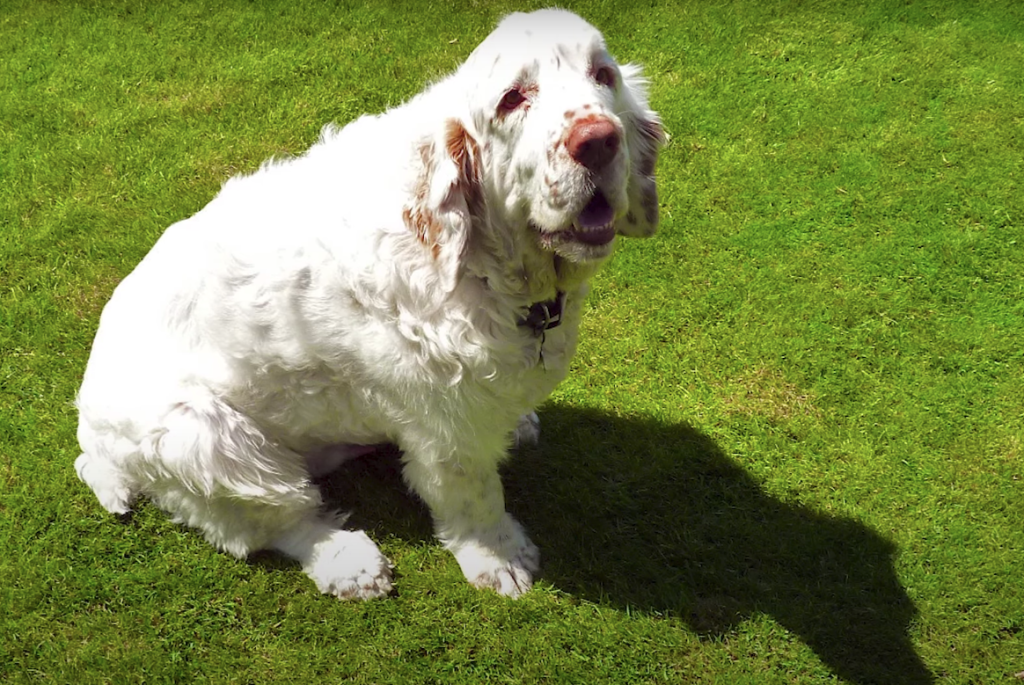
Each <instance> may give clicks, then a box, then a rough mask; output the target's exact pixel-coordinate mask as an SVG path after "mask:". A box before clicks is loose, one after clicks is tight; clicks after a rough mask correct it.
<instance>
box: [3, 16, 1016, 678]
mask: <svg viewBox="0 0 1024 685" xmlns="http://www.w3.org/2000/svg"><path fill="white" fill-rule="evenodd" d="M511 7H512V5H511V3H505V4H502V3H485V4H481V3H471V2H465V3H454V4H450V5H444V4H434V5H427V4H426V3H423V4H422V5H421V6H420V5H418V6H416V8H415V11H413V10H412V9H410V6H408V5H404V4H399V3H394V4H388V3H379V4H373V5H366V6H364V5H362V4H359V3H343V4H341V5H339V6H337V7H327V6H325V5H322V4H319V3H273V4H272V3H240V2H239V3H227V4H221V5H215V4H212V3H211V4H210V5H206V4H203V3H201V2H184V3H173V4H170V3H142V2H138V3H136V2H126V3H117V4H115V3H108V4H99V3H90V2H82V3H74V4H72V3H67V4H65V3H36V2H20V1H19V2H8V3H6V4H4V5H3V6H0V549H2V550H4V552H5V554H4V555H3V557H2V559H0V679H4V680H5V681H10V682H54V683H66V682H75V683H87V682H171V681H174V682H178V681H180V682H193V681H201V680H208V681H212V682H227V681H233V682H277V681H281V682H283V681H314V680H327V681H334V682H338V681H345V680H346V679H348V680H351V681H352V682H363V683H385V682H387V683H402V684H407V683H428V682H445V683H448V682H465V683H478V682H508V683H529V682H543V681H549V682H580V683H603V682H620V683H629V684H633V683H680V682H705V683H729V684H730V685H731V684H735V683H758V684H761V683H774V682H792V683H825V682H836V681H839V682H849V683H890V684H891V683H928V682H943V683H997V682H1010V681H1012V679H1013V674H1014V673H1017V672H1019V671H1024V657H1022V655H1024V637H1022V634H1021V631H1022V628H1024V590H1022V589H1021V588H1022V585H1021V583H1020V577H1021V574H1020V568H1021V565H1020V555H1021V552H1022V550H1024V504H1022V502H1024V491H1022V489H1024V485H1022V480H1021V479H1022V477H1024V466H1022V463H1024V454H1022V442H1024V438H1022V437H1021V436H1022V435H1024V392H1022V390H1021V388H1022V387H1024V386H1022V383H1024V276H1022V274H1024V257H1022V250H1024V230H1022V217H1024V200H1022V199H1021V197H1022V196H1021V192H1020V183H1021V178H1022V173H1024V161H1022V160H1024V99H1022V94H1024V62H1022V60H1021V54H1022V50H1024V6H1021V5H1020V4H1019V3H1014V2H1010V1H1007V2H997V1H993V2H938V1H935V2H910V3H907V2H883V1H879V2H864V3H859V4H858V3H845V2H834V1H830V0H822V1H821V2H796V1H794V2H784V1H783V0H775V1H773V2H756V3H755V2H749V3H743V2H732V3H720V4H716V5H712V4H710V3H699V2H679V3H674V4H672V5H668V4H660V3H641V4H638V3H621V2H612V1H609V2H602V3H587V4H580V5H579V7H578V9H579V11H581V13H583V14H584V15H585V16H586V17H588V18H589V19H590V20H591V21H593V22H594V23H595V24H596V25H598V26H599V27H601V28H602V29H603V30H604V31H605V33H606V34H607V36H608V40H609V43H610V45H611V48H612V51H613V53H614V54H616V55H617V56H619V57H620V58H622V59H624V60H629V61H636V62H640V63H642V64H644V65H646V67H647V73H648V75H649V77H650V79H651V91H652V101H653V104H654V106H655V107H656V108H657V109H658V110H659V111H660V112H661V113H662V116H663V118H664V120H665V124H666V128H667V129H668V131H669V132H670V134H671V136H672V141H671V144H670V146H669V147H668V148H667V150H666V151H665V153H664V155H663V157H662V160H661V163H660V167H659V173H660V183H661V197H662V205H663V206H662V216H663V223H662V230H661V232H660V234H659V235H658V236H657V237H656V238H654V239H652V240H650V241H642V242H641V241H637V242H632V243H629V242H626V243H623V244H622V245H620V248H621V249H620V252H619V254H618V255H617V256H616V258H615V260H614V261H613V263H612V264H611V265H610V266H609V268H608V269H607V270H606V271H605V272H603V273H602V274H601V275H600V277H599V278H598V279H597V281H596V282H595V284H594V291H593V294H592V297H591V300H590V303H589V307H588V313H587V319H586V321H585V324H584V336H583V342H582V344H581V348H580V351H579V355H578V358H577V360H576V362H575V365H574V373H573V374H572V375H571V376H570V378H569V380H568V381H567V382H566V383H565V384H564V385H563V386H562V387H561V388H560V389H559V390H558V392H557V393H556V396H555V397H554V398H553V400H552V402H551V403H550V404H549V405H548V406H547V407H546V408H545V410H544V411H543V412H542V422H543V425H544V428H543V430H544V436H543V441H542V445H541V446H540V447H538V448H536V449H530V450H526V451H524V452H523V453H522V454H519V455H517V456H516V458H515V459H513V460H512V461H511V462H510V463H509V465H508V467H507V469H506V474H505V481H506V484H507V489H508V500H509V506H510V508H511V509H512V510H513V511H514V512H515V513H516V514H517V516H519V517H520V518H521V519H522V520H523V521H524V523H525V524H526V526H527V528H528V529H529V530H530V531H531V534H532V535H533V537H534V539H535V540H536V542H538V544H539V545H540V546H541V548H542V552H543V555H544V557H543V559H544V569H545V570H544V577H543V579H542V580H541V582H540V583H539V584H538V586H537V587H536V588H535V590H534V591H533V592H531V593H530V594H529V595H527V596H526V597H525V598H524V599H522V600H519V601H517V602H511V601H507V600H504V599H501V598H498V597H497V596H495V595H493V594H489V593H480V592H477V591H475V590H473V589H471V588H470V587H468V586H467V585H466V584H465V583H464V582H463V581H462V579H461V573H460V571H459V569H458V566H457V564H456V563H455V562H454V560H453V559H452V558H451V557H450V556H449V555H447V553H445V552H443V551H442V550H441V549H440V548H439V547H438V546H437V545H436V544H435V543H434V542H433V541H432V539H431V537H430V525H429V521H428V519H427V516H426V512H425V510H424V509H423V508H422V506H421V505H420V504H419V503H417V502H416V501H415V500H414V499H412V498H411V497H410V496H408V495H407V494H405V491H404V488H403V486H402V485H401V482H400V479H399V477H398V471H397V464H396V462H395V459H394V455H385V456H382V457H381V458H378V459H376V460H367V461H364V462H361V463H356V464H353V465H352V467H351V468H349V469H348V470H347V471H344V472H343V473H342V474H339V475H338V476H336V477H334V478H332V479H331V480H329V481H328V482H327V483H325V491H326V493H327V495H328V497H329V498H330V499H331V501H332V502H336V503H337V504H338V505H339V506H341V507H345V508H349V507H351V508H353V510H354V511H353V518H352V521H353V523H354V524H357V525H362V526H366V527H368V528H369V529H370V531H371V534H372V535H373V536H374V538H375V539H376V540H377V541H379V542H380V543H381V545H382V547H383V548H384V550H385V552H386V553H387V554H388V555H389V557H390V558H391V559H393V560H394V562H395V563H396V568H397V573H398V576H397V579H396V588H397V591H398V593H397V596H396V597H393V598H390V599H388V600H384V601H377V602H371V603H366V604H347V603H342V602H338V601H336V600H333V599H331V598H325V597H321V596H319V595H317V594H316V593H315V590H314V588H313V586H312V584H311V583H310V582H309V581H308V579H306V578H305V576H304V575H303V574H302V573H301V571H300V570H299V569H297V568H295V567H294V566H293V565H291V564H289V563H287V562H284V561H282V560H281V559H279V558H277V557H273V556H269V555H266V556H264V555H261V556H259V557H258V558H256V559H254V560H252V562H250V563H242V562H238V561H236V560H233V559H231V558H229V557H227V556H225V555H222V554H219V553H217V552H216V551H214V550H213V549H212V548H210V547H208V546H207V545H206V544H205V543H204V542H203V541H202V540H200V539H199V538H198V536H196V535H195V534H193V533H191V532H189V531H187V530H184V529H181V528H179V527H177V526H175V525H173V524H171V523H170V522H168V521H167V520H166V518H165V517H164V516H163V515H162V514H161V513H160V512H158V511H156V510H155V509H154V508H152V507H150V506H147V505H143V506H142V507H141V508H140V510H139V511H138V512H137V513H136V514H135V515H134V516H133V517H132V518H131V519H130V520H129V521H124V522H121V521H117V520H115V519H113V518H112V517H109V516H108V515H106V514H105V513H104V512H103V511H102V510H101V508H100V507H99V505H98V504H97V503H96V501H95V499H94V498H93V496H92V494H91V493H90V492H89V491H88V489H87V488H86V487H85V486H84V485H82V484H80V483H79V482H78V481H77V479H76V477H75V475H74V471H73V469H72V463H73V461H74V458H75V457H76V456H77V454H78V450H77V445H76V441H75V434H74V433H75V422H76V417H75V414H74V410H73V407H72V405H71V401H72V398H73V397H74V393H75V391H76V389H77V386H78V383H79V380H80V377H81V373H82V370H83V369H84V365H85V360H86V357H87V354H88V349H89V345H90V343H91V340H92V336H93V334H94V333H95V330H96V325H97V322H98V317H99V312H100V310H101V308H102V305H103V303H104V302H105V300H106V298H107V297H108V296H109V294H110V292H111V291H112V289H113V287H114V286H115V285H116V283H117V282H118V281H119V279H120V278H122V277H123V276H124V275H125V274H127V273H128V272H129V271H130V270H131V269H132V267H133V266H134V265H135V264H136V263H137V262H138V261H139V259H141V258H142V256H143V255H144V254H145V253H146V251H147V250H148V249H149V247H150V246H151V245H152V244H153V242H154V241H155V240H156V238H157V236H159V234H160V233H161V231H162V230H163V229H164V228H166V226H168V225H169V224H170V223H172V222H173V221H176V220H178V219H180V218H183V217H185V216H188V215H190V214H191V213H193V212H195V211H196V210H198V209H199V208H200V207H201V206H203V204H205V203H206V202H207V201H208V200H209V199H210V198H211V197H212V196H213V195H214V194H215V193H216V191H217V189H218V187H219V185H220V184H221V183H222V182H223V181H224V180H225V179H226V178H228V177H230V176H231V175H233V174H235V173H238V172H242V171H246V170H250V169H253V168H255V167H256V166H257V165H258V164H259V163H260V162H262V161H263V160H264V159H266V158H267V157H269V156H272V155H280V154H288V153H296V152H300V151H302V150H303V149H305V148H306V147H307V146H308V145H309V144H311V143H312V142H313V141H314V140H315V139H316V136H317V134H318V132H319V129H320V127H321V126H322V125H323V124H324V123H326V122H328V121H338V122H345V121H348V120H350V119H352V118H354V117H355V116H357V115H359V114H361V113H364V112H373V111H379V110H381V109H383V108H386V107H388V106H391V105H394V104H397V103H399V102H401V101H402V100H404V99H406V98H407V97H409V96H411V95H412V94H414V93H415V92H417V91H418V90H419V89H420V88H422V86H423V85H424V84H425V83H426V82H428V81H430V80H431V79H435V78H437V77H438V76H440V75H441V74H443V73H445V72H447V71H449V70H451V69H453V68H454V67H455V66H456V65H457V64H458V63H459V61H460V60H461V59H463V58H464V57H465V55H466V54H468V52H469V51H470V50H471V49H472V47H473V46H474V45H475V44H476V43H477V42H478V41H479V40H480V39H482V38H483V37H484V36H485V35H486V33H487V32H488V30H489V29H490V28H491V27H492V26H493V25H494V23H495V21H496V20H497V18H498V17H500V16H501V15H502V14H504V13H505V12H506V11H508V10H509V9H510V8H511Z"/></svg>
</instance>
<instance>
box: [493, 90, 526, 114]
mask: <svg viewBox="0 0 1024 685" xmlns="http://www.w3.org/2000/svg"><path fill="white" fill-rule="evenodd" d="M524 102H526V96H525V95H524V94H523V91H521V90H520V89H519V88H518V87H516V88H512V89H511V90H509V91H508V92H507V93H505V97H503V98H501V104H500V105H499V107H501V109H503V110H504V111H506V112H511V111H512V110H514V109H516V108H518V107H519V106H520V105H521V104H523V103H524Z"/></svg>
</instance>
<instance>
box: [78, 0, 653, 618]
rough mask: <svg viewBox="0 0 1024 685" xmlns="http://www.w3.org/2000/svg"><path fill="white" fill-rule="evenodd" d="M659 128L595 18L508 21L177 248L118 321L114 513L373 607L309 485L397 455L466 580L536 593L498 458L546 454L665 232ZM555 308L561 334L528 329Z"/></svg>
mask: <svg viewBox="0 0 1024 685" xmlns="http://www.w3.org/2000/svg"><path fill="white" fill-rule="evenodd" d="M663 137H664V136H663V133H662V131H661V127H660V125H659V124H658V118H657V116H656V115H655V113H654V112H652V111H651V110H650V109H649V107H648V105H647V101H646V95H645V92H644V87H643V82H642V80H641V79H640V77H639V70H638V69H637V68H635V67H632V66H628V65H623V66H620V65H617V64H616V63H615V62H614V61H613V60H612V58H611V57H610V56H609V55H608V53H607V50H606V49H605V46H604V41H603V39H602V38H601V35H600V34H599V33H598V32H597V31H596V30H595V29H594V28H593V27H591V26H590V25H589V24H587V23H586V22H584V21H583V20H582V19H580V18H579V17H577V16H575V15H573V14H571V13H569V12H564V11H559V10H544V11H540V12H535V13H532V14H528V15H524V14H514V15H511V16H509V17H507V18H506V19H505V20H504V21H503V22H502V23H501V24H500V25H499V26H498V28H497V29H496V30H495V31H494V33H492V34H491V35H490V36H489V37H488V38H487V39H486V40H485V41H484V42H483V43H482V44H481V45H480V46H479V47H478V48H477V49H476V50H475V51H474V52H473V54H472V55H470V57H469V59H468V60H467V61H466V63H465V64H463V65H462V67H461V68H460V69H459V70H458V71H457V72H455V73H454V74H453V75H451V76H449V77H448V78H446V79H444V80H442V81H440V82H439V83H437V84H435V85H433V86H431V87H429V88H428V89H427V90H426V91H425V92H423V93H422V94H420V95H418V96H417V97H415V98H414V99H412V100H411V101H410V102H408V103H406V104H405V105H403V106H401V107H398V108H396V109H393V110H391V111H388V112H385V113H384V114H380V115H377V116H366V117H362V118H360V119H358V120H356V121H354V122H352V123H350V124H348V125H347V126H345V127H344V128H340V129H339V128H335V127H330V126H329V127H327V128H326V129H325V130H324V132H323V135H322V137H321V139H320V141H319V142H318V143H317V144H316V145H314V146H313V147H312V148H311V149H310V150H309V151H308V152H307V153H306V154H305V155H303V156H301V157H299V158H296V159H290V160H278V161H273V162H269V163H267V164H265V165H264V166H263V167H262V168H261V169H260V170H259V171H257V172H256V173H254V174H251V175H248V176H243V177H237V178H233V179H231V180H229V181H228V182H227V183H226V184H225V185H224V187H223V189H222V190H221V192H220V194H218V195H217V197H216V198H214V200H213V201H212V202H210V204H209V205H207V206H206V207H205V208H204V209H202V210H201V211H200V212H199V213H198V214H196V215H195V216H193V217H191V218H189V219H186V220H184V221H181V222H179V223H177V224H175V225H173V226H171V227H170V228H169V229H168V230H167V231H166V232H165V233H164V235H163V236H162V237H161V238H160V240H159V241H158V242H157V243H156V245H155V246H154V247H153V249H152V251H151V252H150V253H149V254H148V255H147V256H146V258H145V259H144V260H143V261H142V262H141V263H140V264H139V266H138V267H137V268H136V269H135V270H134V271H133V272H132V273H131V274H130V275H129V276H128V277H127V278H125V280H124V281H123V282H122V283H121V284H120V285H119V286H118V288H117V290H116V291H115V292H114V295H113V297H112V299H111V300H110V302H109V304H108V305H107V306H106V308H105V309H104V312H103V315H102V318H101V321H100V327H99V331H98V333H97V335H96V340H95V343H94V346H93V349H92V355H91V357H90V359H89V364H88V368H87V369H86V372H85V378H84V382H83V384H82V387H81V390H80V392H79V395H78V400H77V405H78V408H79V410H80V423H79V430H78V438H79V442H80V443H81V446H82V451H83V454H82V455H81V456H80V457H79V458H78V460H77V462H76V464H75V467H76V470H77V472H78V475H79V477H80V478H81V479H82V480H83V481H85V482H86V483H87V484H88V485H89V486H90V487H91V488H92V489H93V491H94V492H95V493H96V496H97V498H98V499H99V501H100V503H101V504H102V505H103V506H104V507H105V508H106V509H107V510H109V511H111V512H114V513H123V512H126V511H128V510H129V507H130V506H131V502H132V500H133V499H134V498H135V497H136V496H138V495H145V496H147V497H148V498H150V499H151V500H152V501H153V502H155V503H156V504H157V505H158V506H159V507H161V508H163V509H164V510H166V511H168V512H169V513H170V514H171V515H172V516H173V517H174V518H175V520H177V521H180V522H182V523H184V524H187V525H189V526H193V527H195V528H198V529H199V530H201V531H202V532H203V534H204V535H205V536H206V538H207V539H208V540H209V541H210V542H211V543H213V544H214V545H216V546H217V547H219V548H221V549H223V550H226V551H227V552H229V553H231V554H234V555H236V556H239V557H242V556H244V555H247V554H248V553H250V552H252V551H254V550H258V549H276V550H280V551H281V552H283V553H284V554H287V555H289V556H291V557H293V558H295V559H297V560H298V561H299V562H300V563H301V564H302V565H303V568H304V569H305V571H306V572H307V573H308V574H309V575H310V577H311V578H312V579H313V580H314V581H315V582H316V584H317V587H318V588H319V589H320V590H321V591H322V592H325V593H331V594H335V595H337V596H339V597H346V598H347V597H363V598H366V597H374V596H378V595H383V594H386V593H388V592H389V591H390V589H391V566H390V564H389V563H388V561H387V559H386V558H385V557H384V556H383V555H382V554H381V553H380V551H379V550H378V549H377V547H376V546H375V545H374V544H373V542H371V541H370V539H369V538H368V537H367V536H366V535H365V534H364V533H362V532H359V531H348V530H343V529H342V527H341V526H340V525H339V523H338V522H336V521H334V520H333V519H331V517H329V516H326V515H325V514H324V512H323V510H322V509H323V506H322V505H323V502H322V500H321V496H320V493H319V491H318V489H317V487H316V485H315V484H313V483H311V481H310V479H311V476H312V475H319V474H321V473H324V472H326V471H328V470H330V469H331V468H333V467H334V466H336V465H337V464H338V463H340V462H341V461H343V460H344V459H346V458H349V457H351V456H355V455H358V454H360V453H364V452H366V451H368V449H369V448H367V447H366V446H368V445H375V444H379V443H385V442H391V443H395V444H397V445H398V446H399V447H400V448H401V449H402V451H403V454H404V457H403V460H404V476H405V479H406V481H407V483H408V484H409V485H410V486H411V487H412V489H413V490H414V491H415V492H416V493H417V494H418V495H419V496H420V497H422V498H423V500H424V501H425V502H426V503H427V505H428V506H429V507H430V510H431V512H432V514H433V517H434V520H435V524H436V530H437V535H438V537H439V538H440V540H441V541H442V543H443V544H444V545H445V547H446V548H448V549H450V550H451V551H452V552H453V553H454V555H455V557H456V559H457V560H458V562H459V564H460V565H461V567H462V569H463V571H464V572H465V574H466V577H467V578H468V579H469V581H470V582H472V583H473V584H475V585H477V586H480V587H489V588H493V589H495V590H497V591H498V592H500V593H502V594H505V595H510V596H517V595H519V594H520V593H521V592H523V591H525V590H526V589H528V588H529V587H530V584H531V582H532V579H533V575H534V574H535V573H536V571H537V570H538V561H539V556H538V552H537V548H536V547H535V546H534V545H533V544H532V543H531V542H530V540H529V538H528V537H527V536H526V534H525V533H524V531H523V529H522V527H521V526H520V525H519V524H518V523H517V522H516V521H515V520H514V519H513V518H512V517H511V516H509V514H507V513H506V512H505V506H504V498H503V492H502V486H501V482H500V480H499V477H498V472H497V465H498V463H499V462H500V461H501V460H502V459H503V458H504V456H505V454H506V451H507V448H508V447H509V445H510V443H511V442H512V441H513V440H524V441H534V440H536V438H537V435H538V430H539V428H538V423H537V419H536V415H535V414H533V409H534V408H535V407H536V406H537V405H538V404H539V403H541V402H542V401H543V400H544V399H545V398H546V397H547V396H548V394H549V393H550V392H551V390H552V389H553V388H554V387H555V385H556V384H557V383H558V382H559V381H560V380H561V379H562V378H563V377H564V375H565V373H566V370H567V367H568V364H569V360H570V358H571V356H572V354H573V351H574V349H575V346H576V335H577V329H578V325H579V319H580V310H581V306H582V302H583V298H584V296H585V294H586V290H587V279H588V278H590V277H591V276H592V275H593V274H594V272H595V271H596V270H597V268H598V266H599V265H600V264H601V262H602V261H603V260H604V259H605V258H606V257H607V256H608V255H609V254H610V253H611V250H612V247H613V244H614V237H615V235H616V234H625V235H640V236H642V235H650V234H652V233H653V232H654V230H655V227H656V223H657V214H658V205H657V195H656V191H655V185H654V164H655V158H656V155H657V150H658V148H659V146H660V145H661V143H662V142H663ZM558 293H564V311H563V313H562V319H561V325H559V326H558V327H556V328H551V329H550V330H546V331H544V332H543V334H541V333H540V332H538V331H537V330H535V329H534V328H531V327H530V326H526V325H523V321H524V319H525V318H526V315H527V313H528V311H529V309H530V307H531V305H533V304H535V303H538V302H545V301H550V300H554V299H555V298H556V297H557V295H558Z"/></svg>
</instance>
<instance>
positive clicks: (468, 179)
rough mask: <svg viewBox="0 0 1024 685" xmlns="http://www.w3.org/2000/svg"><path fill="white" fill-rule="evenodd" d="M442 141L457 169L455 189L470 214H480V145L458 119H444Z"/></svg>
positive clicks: (481, 207)
mask: <svg viewBox="0 0 1024 685" xmlns="http://www.w3.org/2000/svg"><path fill="white" fill-rule="evenodd" d="M444 141H445V148H447V150H448V156H449V157H451V158H452V161H453V162H455V166H456V167H457V168H458V169H459V180H458V188H457V190H459V191H461V192H462V193H463V196H464V197H465V199H466V205H467V207H468V208H469V211H470V214H472V215H473V216H480V215H481V212H482V209H483V194H482V193H481V192H480V170H479V169H478V168H477V167H478V165H479V163H480V162H479V160H480V147H479V146H478V145H477V142H476V139H475V138H473V136H471V135H469V131H467V130H466V127H465V126H463V125H462V122H461V121H459V120H458V119H448V120H447V121H445V125H444Z"/></svg>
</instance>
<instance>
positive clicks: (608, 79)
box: [594, 67, 615, 88]
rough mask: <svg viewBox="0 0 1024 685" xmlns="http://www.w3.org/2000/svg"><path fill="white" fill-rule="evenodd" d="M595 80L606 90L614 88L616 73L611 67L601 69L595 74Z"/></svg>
mask: <svg viewBox="0 0 1024 685" xmlns="http://www.w3.org/2000/svg"><path fill="white" fill-rule="evenodd" d="M594 80H595V81H597V82H598V83H600V84H601V85H602V86H605V87H606V88H614V87H615V71H614V70H613V69H612V68H611V67H601V68H600V69H598V70H597V71H595V72H594Z"/></svg>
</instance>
